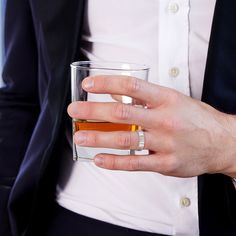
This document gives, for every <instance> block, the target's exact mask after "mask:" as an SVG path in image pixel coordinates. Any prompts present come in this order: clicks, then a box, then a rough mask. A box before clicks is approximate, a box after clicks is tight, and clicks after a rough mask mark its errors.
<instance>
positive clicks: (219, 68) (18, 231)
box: [0, 0, 236, 236]
mask: <svg viewBox="0 0 236 236" xmlns="http://www.w3.org/2000/svg"><path fill="white" fill-rule="evenodd" d="M206 4H207V3H206ZM83 5H84V1H83V0H50V1H46V0H21V1H19V0H8V1H6V15H5V23H6V24H5V25H6V27H5V63H4V67H3V74H2V77H3V80H4V82H5V87H3V88H1V89H0V235H1V236H22V235H24V236H33V235H34V234H33V229H35V228H36V226H37V224H40V219H41V218H42V217H43V216H44V215H45V214H47V207H48V206H49V205H50V204H51V203H52V201H53V199H54V197H55V196H54V194H55V183H56V180H57V170H58V164H59V162H60V159H61V157H62V156H63V154H64V153H65V152H69V153H70V152H71V150H70V149H69V148H68V145H66V141H65V140H66V139H65V128H66V127H68V125H67V124H66V123H67V122H68V120H67V118H66V117H68V116H67V115H66V106H67V104H68V103H69V97H70V94H69V90H70V83H69V80H70V78H69V65H70V63H71V62H72V61H75V60H78V59H79V58H80V53H79V48H80V35H81V26H82V23H83V22H82V19H83V7H84V6H83ZM234 9H236V1H235V0H217V5H216V11H215V16H214V23H213V28H212V35H211V40H210V47H209V53H208V60H207V67H206V74H205V81H204V89H203V96H202V100H203V101H204V102H206V103H208V104H210V105H212V106H214V107H215V108H217V109H219V110H221V111H224V112H227V113H231V114H236V30H235V29H234V28H235V23H236V14H235V13H234ZM62 153H63V154H62ZM7 204H8V205H7ZM199 220H200V230H201V236H211V235H212V236H218V235H219V236H222V235H224V236H233V235H236V191H235V189H234V186H233V184H232V181H231V179H230V178H229V177H227V176H224V175H203V176H200V177H199ZM8 222H10V224H8Z"/></svg>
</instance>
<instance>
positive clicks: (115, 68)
mask: <svg viewBox="0 0 236 236" xmlns="http://www.w3.org/2000/svg"><path fill="white" fill-rule="evenodd" d="M148 71H149V68H148V67H147V66H145V65H139V64H134V63H123V62H103V61H101V62H97V61H78V62H73V63H72V64H71V92H72V101H73V102H74V101H93V102H122V103H126V104H130V105H134V104H133V99H132V98H131V97H127V96H120V95H109V94H93V93H87V92H86V91H85V90H83V88H82V81H83V79H85V78H86V77H88V76H96V75H124V76H131V77H136V78H139V79H142V80H147V79H148ZM120 78H121V79H122V77H120ZM111 79H112V77H111ZM72 123H73V134H74V133H75V132H76V131H79V130H96V131H103V132H111V131H137V130H138V129H140V127H138V126H137V125H136V124H119V123H110V122H106V121H102V120H78V119H73V122H72ZM98 153H110V154H117V155H130V154H136V152H135V150H118V149H108V148H93V147H81V146H78V145H75V144H73V159H74V160H89V159H93V157H94V156H95V155H96V154H98Z"/></svg>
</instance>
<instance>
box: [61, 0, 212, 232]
mask: <svg viewBox="0 0 236 236" xmlns="http://www.w3.org/2000/svg"><path fill="white" fill-rule="evenodd" d="M214 6H215V0H208V1H206V0H175V1H173V0H119V1H117V0H99V1H98V0H88V1H87V10H86V14H85V22H84V31H83V37H82V39H83V44H82V51H83V53H84V54H85V55H86V56H87V57H88V58H89V59H90V60H106V61H125V62H135V63H139V64H146V65H149V67H150V68H151V69H150V76H149V81H150V82H152V83H157V84H160V85H164V86H167V87H171V88H174V89H177V90H178V91H180V92H182V93H184V94H186V95H191V96H192V97H194V98H196V99H200V97H201V93H202V84H203V77H204V69H205V63H206V56H207V49H208V43H209V36H210V29H211V23H212V18H213V12H214ZM71 159H72V158H71V157H66V158H65V164H64V165H63V168H62V173H61V179H60V181H59V183H58V195H57V201H58V203H59V204H60V205H61V206H63V207H65V208H67V209H69V210H71V211H74V212H77V213H79V214H82V215H86V216H88V217H92V218H95V219H99V220H102V221H105V222H109V223H112V224H116V225H120V226H124V227H128V228H133V229H137V230H142V231H148V232H154V233H161V234H166V235H176V236H197V235H199V228H198V193H197V178H196V177H193V178H175V177H167V176H163V175H161V174H158V173H152V172H124V171H110V170H104V169H100V168H98V167H96V166H95V165H94V164H93V163H92V162H77V163H74V164H73V165H72V170H71V171H70V173H68V172H67V171H66V168H65V167H66V166H69V165H71ZM63 170H64V171H63Z"/></svg>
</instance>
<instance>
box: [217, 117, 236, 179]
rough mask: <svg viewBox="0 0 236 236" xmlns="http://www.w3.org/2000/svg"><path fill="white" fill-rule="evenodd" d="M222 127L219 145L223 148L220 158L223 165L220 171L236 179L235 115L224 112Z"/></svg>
mask: <svg viewBox="0 0 236 236" xmlns="http://www.w3.org/2000/svg"><path fill="white" fill-rule="evenodd" d="M223 127H224V132H225V134H224V135H223V136H222V143H220V144H219V145H221V146H222V148H223V152H222V156H221V157H220V158H221V159H222V162H223V161H224V162H225V165H224V168H223V169H222V171H220V172H221V173H222V174H225V175H228V176H230V177H232V178H234V179H236V116H235V115H227V114H224V123H223Z"/></svg>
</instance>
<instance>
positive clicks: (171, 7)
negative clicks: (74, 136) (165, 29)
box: [168, 2, 179, 13]
mask: <svg viewBox="0 0 236 236" xmlns="http://www.w3.org/2000/svg"><path fill="white" fill-rule="evenodd" d="M168 10H169V11H170V12H171V13H177V12H178V11H179V5H178V4H177V3H174V2H172V3H170V4H169V6H168Z"/></svg>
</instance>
